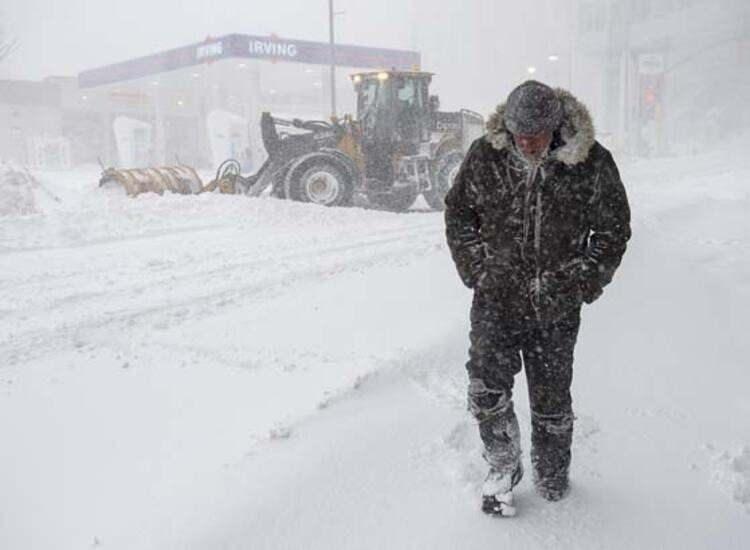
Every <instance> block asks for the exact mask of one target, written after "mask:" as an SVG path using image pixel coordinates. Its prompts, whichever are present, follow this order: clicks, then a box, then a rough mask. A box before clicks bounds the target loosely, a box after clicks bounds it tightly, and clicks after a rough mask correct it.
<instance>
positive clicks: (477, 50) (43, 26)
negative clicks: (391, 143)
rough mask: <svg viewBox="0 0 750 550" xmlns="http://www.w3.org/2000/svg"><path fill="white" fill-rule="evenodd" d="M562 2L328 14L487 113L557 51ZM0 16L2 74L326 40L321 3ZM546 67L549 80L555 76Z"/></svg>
mask: <svg viewBox="0 0 750 550" xmlns="http://www.w3.org/2000/svg"><path fill="white" fill-rule="evenodd" d="M570 4H571V2H570V0H558V1H554V0H529V1H526V2H515V3H511V2H503V1H500V0H380V1H377V2H374V1H372V0H336V10H337V11H344V12H345V14H344V15H342V16H339V17H338V18H337V40H338V41H340V42H342V43H349V44H361V45H366V46H375V47H390V48H414V49H417V50H419V51H421V52H422V54H423V68H424V69H425V70H430V71H434V72H437V73H438V75H439V76H438V78H437V79H436V91H438V92H440V93H441V95H442V96H443V104H444V106H445V107H470V108H475V109H481V110H486V109H487V108H489V107H490V106H491V105H492V104H494V103H495V102H496V101H498V100H499V99H500V98H501V96H504V95H505V94H506V93H507V92H508V91H509V90H510V89H511V88H512V87H513V85H515V84H517V83H518V82H519V81H520V80H521V79H523V78H524V77H525V76H526V74H525V72H524V71H525V68H526V67H527V66H528V65H529V64H534V65H544V64H545V63H548V62H547V61H546V59H547V55H548V54H549V53H557V54H561V55H562V56H563V57H564V54H565V51H563V50H565V48H567V47H568V39H567V37H566V31H567V28H568V26H567V25H568V22H569V19H568V16H567V9H566V8H567V7H568V6H569V5H570ZM0 13H1V15H0V17H2V18H3V20H4V26H5V27H6V29H7V31H8V32H9V33H10V34H11V35H13V36H14V37H15V38H17V40H18V43H19V45H18V49H17V50H16V52H15V53H14V55H13V56H12V58H11V59H9V60H6V61H5V62H4V64H2V65H0V78H20V79H41V78H44V77H46V76H49V75H76V74H78V73H79V72H80V71H82V70H85V69H90V68H93V67H97V66H101V65H106V64H110V63H114V62H117V61H123V60H125V59H129V58H132V57H137V56H141V55H147V54H151V53H155V52H158V51H161V50H164V49H169V48H174V47H178V46H182V45H185V44H189V43H192V42H196V41H199V40H202V39H203V38H205V37H206V36H208V35H212V36H219V35H223V34H228V33H248V34H270V33H276V34H278V35H280V36H283V37H287V38H296V39H309V40H319V41H327V39H328V2H327V0H275V1H273V2H261V1H257V0H224V1H222V2H205V1H199V0H127V1H119V0H118V1H113V0H98V1H94V0H3V7H2V11H1V12H0ZM554 69H555V71H557V72H556V73H555V72H553V71H552V68H549V73H548V74H547V75H546V76H547V77H548V78H549V79H554V78H555V77H557V76H558V75H559V73H561V72H563V71H562V70H561V69H562V67H561V66H560V67H559V68H558V67H556V68H554ZM539 76H544V74H543V73H540V74H539ZM494 79H497V82H494V81H493V80H494ZM441 86H442V91H441V88H440V87H441ZM459 98H461V99H459ZM459 102H462V104H461V105H459V104H458V103H459ZM467 102H468V103H467Z"/></svg>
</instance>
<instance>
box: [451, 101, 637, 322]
mask: <svg viewBox="0 0 750 550" xmlns="http://www.w3.org/2000/svg"><path fill="white" fill-rule="evenodd" d="M555 92H556V93H557V94H558V97H559V98H560V100H561V101H562V105H563V110H564V114H563V121H562V124H561V126H560V128H559V129H558V130H557V131H556V132H555V134H554V137H553V141H552V145H551V146H550V150H549V153H548V154H547V156H546V157H545V158H544V159H543V160H542V161H541V162H540V163H539V164H538V165H533V164H531V163H529V162H528V161H527V160H526V159H525V158H524V157H523V156H522V155H521V154H520V153H519V152H518V151H517V149H516V147H515V145H514V143H513V138H512V135H511V134H510V132H509V131H508V129H507V127H506V125H505V121H504V111H505V106H504V105H500V106H499V107H498V108H497V111H496V112H495V113H494V114H493V115H492V117H491V118H490V120H489V122H488V124H487V130H488V132H487V134H486V135H485V136H484V137H482V138H480V139H478V140H477V141H475V142H474V144H473V145H472V147H471V148H470V150H469V152H468V154H467V156H466V158H465V159H464V162H463V164H462V166H461V169H460V171H459V173H458V175H457V177H456V180H455V182H454V185H453V187H452V188H451V190H450V191H449V193H448V195H447V197H446V200H445V203H446V212H445V221H446V232H447V238H448V245H449V247H450V249H451V253H452V255H453V259H454V261H455V263H456V267H457V269H458V272H459V274H460V276H461V279H462V280H463V282H464V283H465V284H466V285H467V286H468V287H470V288H474V289H475V290H476V291H477V294H479V295H480V296H481V298H482V300H483V301H485V300H487V301H490V302H491V303H495V304H497V306H498V309H499V312H500V314H501V315H502V316H503V317H504V318H506V319H508V320H519V321H520V320H523V319H529V320H533V319H535V320H544V321H554V320H556V319H559V318H560V317H562V316H563V315H565V313H567V312H570V311H571V310H573V309H575V308H578V307H580V305H581V303H582V302H583V301H585V302H587V303H591V302H593V301H594V300H595V299H596V298H598V297H599V296H600V295H601V293H602V289H603V288H604V286H605V285H607V284H608V283H609V282H610V280H611V279H612V276H613V275H614V272H615V270H616V269H617V267H618V265H619V264H620V260H621V258H622V255H623V253H624V252H625V247H626V243H627V241H628V239H629V238H630V209H629V206H628V200H627V196H626V194H625V189H624V187H623V185H622V182H621V181H620V175H619V173H618V171H617V166H616V165H615V162H614V160H613V159H612V156H611V155H610V153H609V151H607V150H606V149H605V148H604V147H602V146H601V145H600V144H599V143H598V142H597V141H596V140H595V139H594V127H593V123H592V121H591V117H590V115H589V113H588V111H587V109H586V107H585V106H584V105H583V104H581V103H580V102H579V101H578V100H577V99H576V98H575V97H573V96H572V95H571V94H570V93H569V92H567V91H564V90H561V89H557V90H555Z"/></svg>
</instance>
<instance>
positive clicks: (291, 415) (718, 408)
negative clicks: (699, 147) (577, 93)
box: [0, 139, 750, 550]
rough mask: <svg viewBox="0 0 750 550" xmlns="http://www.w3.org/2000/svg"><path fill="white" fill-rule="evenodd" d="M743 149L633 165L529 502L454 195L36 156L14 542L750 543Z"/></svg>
mask: <svg viewBox="0 0 750 550" xmlns="http://www.w3.org/2000/svg"><path fill="white" fill-rule="evenodd" d="M748 146H750V139H745V140H740V141H737V142H735V143H732V144H730V145H728V146H727V147H725V148H724V150H723V151H722V152H720V153H714V154H711V155H705V156H702V157H697V158H691V159H669V160H659V161H639V162H637V163H631V164H627V165H623V166H622V172H623V179H624V180H625V182H626V186H627V187H628V191H629V193H630V198H631V204H632V208H633V212H634V224H633V229H634V237H633V240H632V242H631V247H630V250H629V251H628V254H627V255H626V258H625V261H624V263H623V266H622V268H621V270H620V272H619V273H618V277H617V278H616V280H615V282H614V283H613V284H612V286H611V287H609V288H608V289H607V291H606V293H605V296H604V297H603V298H602V299H601V300H600V301H598V302H597V303H596V304H594V305H593V306H591V307H589V308H587V309H586V310H585V312H584V320H583V325H582V330H581V337H580V341H579V346H578V348H577V357H576V366H575V381H574V398H575V408H576V413H577V417H578V421H577V424H576V435H575V441H574V459H573V470H572V483H573V491H572V493H571V495H570V497H569V498H568V499H567V500H565V501H563V502H560V503H556V504H550V503H546V502H544V501H542V500H541V499H540V498H539V497H538V496H537V495H536V494H535V493H534V492H533V490H532V488H531V483H530V481H529V480H528V479H527V480H524V481H523V482H522V484H521V486H520V487H519V491H518V505H519V511H520V514H519V516H518V517H517V518H514V519H512V520H497V519H492V518H487V517H485V516H484V515H482V514H481V512H480V511H479V508H478V497H477V493H478V487H479V485H480V483H481V481H482V477H483V475H484V465H483V463H482V461H481V458H480V447H479V439H478V435H477V433H476V428H475V426H474V424H473V422H472V421H471V419H470V418H469V416H468V413H467V412H466V411H465V410H464V408H465V407H464V405H465V398H464V396H465V383H466V380H465V373H464V367H463V363H464V361H465V355H466V347H467V343H468V337H467V333H468V307H469V302H470V294H469V292H468V291H467V290H465V289H464V288H463V287H462V286H461V285H460V283H459V281H458V278H457V276H456V275H455V272H454V268H453V265H452V263H451V261H450V258H449V254H448V251H447V249H446V246H445V244H444V239H443V222H442V216H441V215H440V214H435V213H425V212H412V213H408V214H402V215H397V214H390V213H384V212H376V211H369V210H363V209H358V208H352V209H324V208H319V207H315V206H310V205H301V204H295V203H288V202H284V201H277V200H273V199H249V198H244V197H229V196H221V195H202V196H186V197H183V196H165V197H158V196H147V195H143V196H140V197H138V198H136V199H128V198H126V197H124V196H121V195H119V194H117V193H111V192H104V191H98V190H96V189H95V185H96V180H97V173H96V171H95V170H78V171H76V172H73V173H66V174H49V173H48V174H41V175H40V177H41V181H42V183H43V185H44V189H46V191H45V190H44V189H41V188H40V189H37V190H36V191H35V198H36V202H37V204H36V209H37V210H38V213H36V214H31V215H24V216H19V215H6V216H4V217H0V273H2V277H0V548H2V549H6V548H7V549H12V550H15V549H55V550H57V549H68V548H70V549H81V548H106V549H121V548H127V549H130V548H138V549H141V548H143V549H151V548H153V549H164V548H191V549H193V548H195V549H213V548H232V549H234V548H236V549H245V548H253V549H256V548H268V549H277V548H295V549H296V548H305V549H307V548H321V549H332V548H356V549H364V548H446V549H447V548H462V549H473V548H481V549H485V548H501V547H512V548H576V549H581V548H584V549H586V548H727V549H729V548H737V549H739V548H748V547H750V369H748V364H747V357H748V356H750V355H749V352H750V341H749V339H748V338H747V333H748V328H750V307H748V306H750V250H749V249H748V246H749V244H750V221H748V219H749V218H748V216H747V214H746V213H747V211H748V209H750V195H749V194H748V187H747V182H748V181H750V161H749V160H747V156H746V151H747V148H748ZM53 195H54V196H56V197H58V199H59V200H55V199H53ZM516 395H517V401H518V405H517V410H518V411H519V412H520V417H521V426H522V431H523V434H524V435H523V437H524V442H526V445H525V447H526V449H527V450H528V427H529V418H528V410H527V409H528V406H527V401H526V397H525V384H524V383H523V377H522V376H520V377H519V384H518V386H517V392H516Z"/></svg>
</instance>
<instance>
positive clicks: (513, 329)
mask: <svg viewBox="0 0 750 550" xmlns="http://www.w3.org/2000/svg"><path fill="white" fill-rule="evenodd" d="M579 325H580V309H574V310H573V311H571V312H569V313H567V314H566V315H565V316H563V317H562V318H561V319H559V320H556V321H553V322H540V321H535V320H532V319H525V320H522V321H509V320H507V319H505V318H504V317H503V315H502V311H501V309H500V308H498V306H497V304H496V303H492V302H488V301H485V300H483V299H482V298H481V297H480V296H475V298H474V303H473V305H472V310H471V334H470V340H471V347H470V349H469V361H468V363H467V364H466V368H467V370H468V374H469V392H468V394H469V395H468V398H469V399H468V402H469V410H470V411H471V412H472V414H473V415H474V417H475V418H476V419H477V421H478V422H479V434H480V436H481V438H482V442H483V443H484V458H485V460H486V461H487V463H488V464H489V466H490V468H491V470H494V471H495V472H497V473H498V474H500V475H503V476H505V475H508V476H512V474H513V472H514V471H516V469H517V468H519V466H520V463H521V444H520V434H519V429H518V420H517V419H516V415H515V412H514V410H513V399H512V397H513V380H514V377H515V375H516V374H518V373H519V372H520V371H521V367H522V366H523V368H524V370H525V371H526V381H527V385H528V389H529V403H530V405H531V429H532V432H531V443H532V446H531V462H532V465H533V467H534V482H535V484H536V485H537V487H538V488H540V489H541V488H545V486H549V485H551V486H552V487H555V486H556V487H558V488H561V489H562V488H563V487H567V483H568V468H569V466H570V458H571V456H570V447H571V442H572V438H573V409H572V399H571V395H570V385H571V382H572V375H573V349H574V347H575V343H576V338H577V336H578V327H579Z"/></svg>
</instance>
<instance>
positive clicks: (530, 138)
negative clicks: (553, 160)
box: [513, 132, 552, 161]
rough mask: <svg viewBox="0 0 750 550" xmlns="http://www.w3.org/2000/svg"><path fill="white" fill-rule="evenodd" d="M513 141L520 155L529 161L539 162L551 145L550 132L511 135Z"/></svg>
mask: <svg viewBox="0 0 750 550" xmlns="http://www.w3.org/2000/svg"><path fill="white" fill-rule="evenodd" d="M513 140H514V141H515V142H516V147H517V148H518V150H519V151H520V152H521V154H522V155H523V156H524V157H526V158H527V159H529V160H533V161H536V160H541V159H542V157H543V156H544V154H545V153H546V152H547V149H549V146H550V143H552V132H542V133H541V134H534V135H523V134H513Z"/></svg>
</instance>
